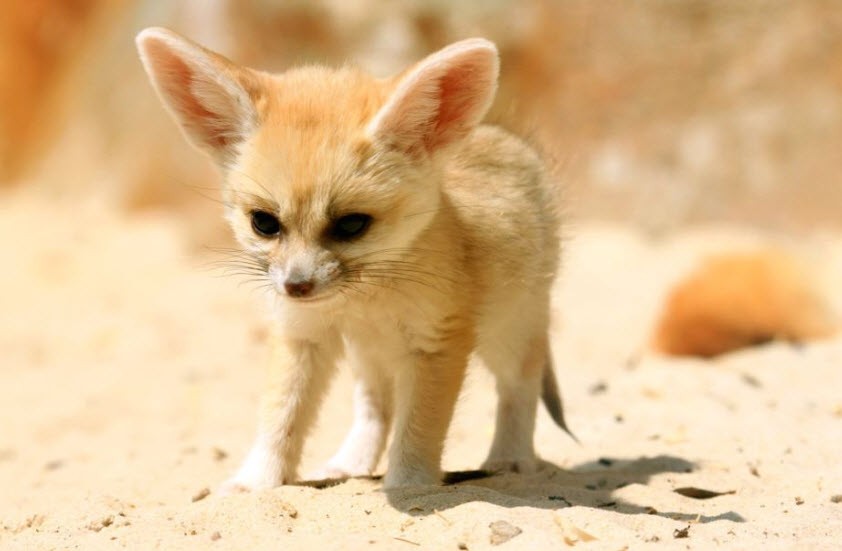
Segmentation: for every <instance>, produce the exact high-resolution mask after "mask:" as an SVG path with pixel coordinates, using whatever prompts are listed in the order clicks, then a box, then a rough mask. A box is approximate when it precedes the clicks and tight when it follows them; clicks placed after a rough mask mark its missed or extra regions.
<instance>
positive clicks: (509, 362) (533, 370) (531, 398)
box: [479, 332, 549, 473]
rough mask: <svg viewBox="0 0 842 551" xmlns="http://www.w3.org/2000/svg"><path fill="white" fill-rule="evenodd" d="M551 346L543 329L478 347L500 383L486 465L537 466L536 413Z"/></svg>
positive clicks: (531, 469)
mask: <svg viewBox="0 0 842 551" xmlns="http://www.w3.org/2000/svg"><path fill="white" fill-rule="evenodd" d="M548 349H549V347H548V343H547V335H546V332H542V333H541V334H540V335H538V336H529V337H526V338H513V335H512V334H509V335H508V338H507V339H505V340H498V341H496V342H494V343H493V344H487V345H486V346H484V347H483V348H482V349H480V350H479V354H480V357H481V359H482V360H483V361H484V362H485V364H486V366H487V367H488V368H489V369H490V370H491V372H492V373H493V374H494V377H495V379H496V383H497V421H496V427H495V430H494V441H493V443H492V444H491V450H490V451H489V452H488V458H487V459H486V460H485V463H484V464H483V468H484V469H487V470H493V471H497V470H506V471H514V472H524V473H530V472H534V471H535V470H536V468H537V464H538V462H537V459H536V457H535V447H534V443H533V438H534V432H535V414H536V410H537V407H538V396H539V394H540V393H541V379H542V376H543V372H544V368H545V366H546V364H547V354H548Z"/></svg>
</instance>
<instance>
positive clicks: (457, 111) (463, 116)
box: [427, 68, 476, 149]
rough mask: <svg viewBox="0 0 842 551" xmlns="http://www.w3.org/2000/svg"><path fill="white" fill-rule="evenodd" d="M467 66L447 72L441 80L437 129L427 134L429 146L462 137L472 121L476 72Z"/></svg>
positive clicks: (436, 119)
mask: <svg viewBox="0 0 842 551" xmlns="http://www.w3.org/2000/svg"><path fill="white" fill-rule="evenodd" d="M470 69H472V68H465V69H462V70H457V71H451V72H449V73H447V74H445V75H444V76H443V77H442V78H441V80H440V81H439V111H438V114H437V115H436V116H435V119H434V120H435V129H434V131H433V132H431V133H430V135H429V136H427V147H428V148H430V149H433V148H435V147H437V146H439V145H443V144H444V143H447V142H449V141H451V140H452V139H456V138H459V137H461V134H463V133H464V132H465V131H467V130H468V128H467V125H468V124H469V123H470V122H472V121H470V118H471V111H472V107H473V106H472V102H473V101H475V100H476V99H475V98H474V95H475V93H474V92H475V91H474V88H473V85H475V83H474V82H472V81H473V79H474V77H475V72H474V71H472V70H470Z"/></svg>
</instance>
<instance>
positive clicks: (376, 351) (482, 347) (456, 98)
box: [138, 29, 560, 491]
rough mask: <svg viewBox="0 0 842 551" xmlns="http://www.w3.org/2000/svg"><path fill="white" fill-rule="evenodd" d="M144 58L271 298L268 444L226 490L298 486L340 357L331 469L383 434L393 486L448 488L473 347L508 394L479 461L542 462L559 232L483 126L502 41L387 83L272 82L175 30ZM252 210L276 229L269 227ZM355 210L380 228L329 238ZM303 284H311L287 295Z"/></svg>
mask: <svg viewBox="0 0 842 551" xmlns="http://www.w3.org/2000/svg"><path fill="white" fill-rule="evenodd" d="M138 47H139V49H140V52H141V57H142V59H143V62H144V65H145V67H146V69H147V71H148V73H149V75H150V78H151V80H152V82H153V84H154V85H155V87H156V89H157V91H158V93H159V94H160V96H161V98H162V100H163V101H164V103H165V104H166V105H167V106H168V108H169V109H170V111H171V112H172V113H173V114H174V116H175V118H176V119H177V120H178V122H179V123H180V124H181V126H182V128H183V129H184V130H185V133H186V135H187V137H188V139H190V140H191V141H192V142H193V143H194V144H195V145H197V146H198V147H199V148H201V149H203V150H204V151H206V152H207V153H209V154H210V155H212V156H213V157H214V158H215V159H216V160H217V161H218V162H219V163H220V166H221V167H222V169H223V171H224V172H225V176H226V183H225V188H224V197H225V201H226V212H227V217H228V219H229V221H230V222H231V225H232V227H233V229H234V232H235V234H236V236H237V239H238V240H239V242H240V243H241V244H242V246H243V249H244V251H245V254H246V255H247V256H246V257H245V258H247V259H248V261H249V262H251V263H252V266H253V267H255V269H256V270H258V271H259V272H260V273H261V274H262V276H264V277H266V278H267V280H268V281H269V282H271V283H272V285H273V287H274V289H273V291H272V292H271V293H270V295H271V296H270V300H271V302H272V305H273V308H274V311H275V313H276V317H277V321H278V324H277V329H278V331H277V333H278V335H277V337H276V338H275V339H274V346H275V354H274V359H273V362H272V363H271V365H270V366H269V370H268V381H267V384H266V388H265V392H264V393H263V399H262V404H261V412H260V422H259V428H258V435H257V439H256V441H255V443H254V446H253V448H252V450H251V452H250V453H249V455H248V457H247V459H246V460H245V462H244V463H243V465H242V467H241V468H240V470H239V471H238V472H237V473H236V474H235V475H234V477H233V478H232V479H231V480H230V481H228V482H227V483H226V484H225V486H224V488H225V489H226V490H228V491H230V490H240V489H259V488H269V487H272V486H275V485H279V484H284V483H288V482H291V481H293V480H294V479H295V477H296V476H297V467H298V463H299V460H300V456H301V449H302V446H303V443H304V438H305V436H306V434H307V432H308V431H309V430H310V428H311V426H312V425H313V423H314V420H315V418H316V412H317V409H318V405H319V402H320V400H321V399H322V398H323V395H324V393H325V391H326V389H327V387H328V382H329V379H330V376H331V375H332V373H333V371H334V369H335V367H334V366H335V364H336V362H337V360H339V359H340V358H342V357H344V358H346V359H348V360H349V362H350V363H351V364H352V365H353V369H354V373H355V375H356V377H357V381H358V382H357V387H356V390H355V396H354V398H355V420H354V423H353V426H352V428H351V431H350V433H349V435H348V437H347V439H346V440H345V442H344V443H343V445H342V447H341V448H340V450H339V451H338V452H337V454H336V455H335V456H334V457H333V458H332V459H331V460H330V461H329V462H328V464H327V465H326V466H325V469H324V470H323V471H322V474H323V475H325V476H347V475H350V476H354V475H366V474H370V473H372V472H373V471H374V469H375V468H376V466H377V463H378V461H379V459H380V456H381V454H382V452H383V450H384V449H385V447H386V441H387V436H388V433H389V430H390V428H391V430H392V434H393V437H392V444H391V449H390V453H389V458H388V459H389V466H388V472H387V474H386V478H385V485H386V487H398V486H406V485H415V484H431V483H436V482H438V481H439V480H440V460H441V455H442V448H443V444H444V440H445V435H446V433H447V429H448V425H449V423H450V420H451V417H452V414H453V409H454V406H455V403H456V399H457V397H458V395H459V391H460V388H461V385H462V381H463V378H464V373H465V369H466V366H467V364H468V360H469V357H470V356H471V355H472V354H476V355H478V356H479V358H480V359H481V360H482V361H483V362H484V363H485V364H486V365H487V366H488V367H489V369H490V370H491V371H492V372H493V373H494V375H495V376H496V380H497V388H498V393H499V403H498V416H497V429H496V435H495V437H494V442H493V444H492V447H491V451H490V453H489V456H488V459H487V461H486V466H487V467H489V468H508V469H516V470H531V469H534V468H535V466H536V462H535V452H534V449H533V430H534V424H535V410H536V407H537V401H538V395H539V392H540V390H541V378H542V374H543V373H544V370H545V369H551V367H550V365H551V364H550V362H549V347H548V342H547V328H548V323H549V294H550V285H551V282H552V280H553V277H554V274H555V269H556V264H557V258H556V254H557V250H558V242H557V237H556V228H557V221H556V216H555V214H554V212H553V208H552V205H553V204H554V199H553V191H552V190H551V189H550V185H549V182H548V180H547V176H546V174H545V172H544V168H543V165H542V163H541V161H540V159H539V158H538V156H537V155H536V154H535V153H534V152H533V151H532V150H531V149H530V148H529V147H527V146H526V145H525V144H524V143H523V142H522V141H521V140H519V139H518V138H516V137H513V136H512V135H510V134H507V133H506V132H504V131H502V130H500V129H498V128H494V127H490V126H481V125H479V123H480V121H481V119H482V118H483V116H484V115H485V113H486V111H487V109H488V107H489V105H490V103H491V101H492V99H493V96H494V92H495V89H496V82H497V72H498V60H497V52H496V49H495V48H494V46H493V44H491V43H490V42H488V41H486V40H483V39H471V40H465V41H462V42H458V43H456V44H453V45H451V46H449V47H447V48H445V49H444V50H441V51H440V52H437V53H435V54H433V55H431V56H430V57H428V58H426V59H425V60H423V61H421V62H420V63H419V64H417V65H416V66H414V67H412V68H411V69H409V70H408V71H406V72H405V73H403V74H402V75H398V76H397V77H394V78H391V79H385V80H379V79H375V78H373V77H371V76H369V75H367V74H365V73H363V72H361V71H358V70H356V69H353V68H347V67H346V68H342V69H337V70H332V69H326V68H322V67H305V68H299V69H293V70H290V71H288V72H286V73H283V74H280V75H269V74H266V73H260V72H256V71H253V70H250V69H245V68H241V67H237V66H235V65H233V64H232V63H231V62H229V61H227V60H225V59H224V58H222V57H221V56H218V55H217V54H214V53H212V52H209V51H207V50H205V49H203V48H201V47H200V46H197V45H195V44H193V43H191V42H189V41H187V40H186V39H183V38H181V37H179V36H177V35H175V34H174V33H172V32H170V31H166V30H164V29H147V30H145V31H143V32H142V33H141V34H140V35H139V36H138ZM255 210H259V211H264V212H269V213H272V215H274V216H276V217H277V219H278V220H280V222H281V224H283V231H282V232H281V234H280V235H277V236H274V237H271V238H267V237H265V236H260V235H258V234H257V233H256V231H255V230H254V229H252V226H251V223H252V222H251V218H252V217H253V214H252V213H253V211H255ZM351 213H363V214H367V215H369V216H371V219H372V222H371V224H370V227H369V229H368V230H367V231H366V232H365V233H364V234H362V235H361V236H360V237H358V238H356V239H352V240H347V241H342V242H338V241H336V240H334V239H332V238H331V237H330V235H329V233H326V232H328V231H329V228H331V227H332V226H331V225H332V224H334V223H335V221H336V220H337V219H338V218H340V217H342V216H345V215H347V214H351ZM293 280H294V281H301V280H306V281H308V282H309V283H311V284H312V286H313V289H312V292H311V293H310V294H309V295H308V296H306V297H299V298H294V297H292V296H289V291H288V289H287V287H285V285H288V284H289V282H290V281H293ZM551 393H552V392H551ZM559 413H560V412H559Z"/></svg>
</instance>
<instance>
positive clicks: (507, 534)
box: [488, 520, 523, 545]
mask: <svg viewBox="0 0 842 551" xmlns="http://www.w3.org/2000/svg"><path fill="white" fill-rule="evenodd" d="M488 527H489V528H491V537H490V538H489V539H490V541H491V545H500V544H503V543H506V542H507V541H509V540H510V539H512V538H514V537H516V536H518V535H519V534H521V533H522V532H523V530H521V529H520V528H518V527H517V526H515V525H514V524H511V523H508V522H506V521H505V520H498V521H495V522H492V523H491V524H489V525H488Z"/></svg>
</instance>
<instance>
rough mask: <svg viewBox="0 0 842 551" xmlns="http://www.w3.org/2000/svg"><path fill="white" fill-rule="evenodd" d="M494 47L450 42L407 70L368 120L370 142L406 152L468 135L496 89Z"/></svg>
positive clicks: (481, 41)
mask: <svg viewBox="0 0 842 551" xmlns="http://www.w3.org/2000/svg"><path fill="white" fill-rule="evenodd" d="M499 70H500V63H499V60H498V57H497V48H495V47H494V44H492V43H491V42H489V41H488V40H485V39H482V38H472V39H468V40H462V41H460V42H456V43H455V44H451V45H450V46H448V47H446V48H444V49H443V50H439V51H438V52H436V53H434V54H432V55H430V56H429V57H427V58H425V59H424V60H422V61H421V62H419V63H418V64H417V65H416V66H415V67H413V68H412V69H410V70H409V71H407V72H406V73H405V74H404V75H403V77H402V78H401V79H400V80H399V81H398V84H397V87H396V88H395V90H394V92H393V93H392V95H391V97H389V99H388V100H387V101H386V104H385V105H384V106H383V107H382V108H381V109H380V111H379V112H378V113H377V115H376V116H375V117H374V119H372V121H371V122H370V123H369V125H368V134H369V136H370V137H371V139H372V140H374V141H379V142H385V143H387V144H389V145H391V146H393V147H397V148H399V149H401V150H404V151H406V152H408V153H420V152H422V151H424V150H426V151H427V152H433V151H435V150H436V149H438V148H440V147H442V146H445V145H448V144H450V143H452V142H454V141H456V140H458V139H460V138H462V137H464V136H465V135H467V134H468V132H470V131H471V130H472V129H473V128H474V127H475V126H476V125H477V124H479V122H480V121H481V120H482V118H483V117H484V116H485V113H486V112H487V111H488V108H489V107H490V106H491V102H492V100H493V99H494V93H495V91H496V90H497V75H498V73H499Z"/></svg>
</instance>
